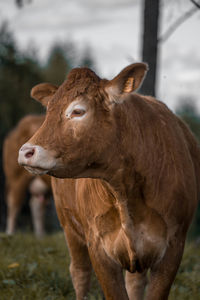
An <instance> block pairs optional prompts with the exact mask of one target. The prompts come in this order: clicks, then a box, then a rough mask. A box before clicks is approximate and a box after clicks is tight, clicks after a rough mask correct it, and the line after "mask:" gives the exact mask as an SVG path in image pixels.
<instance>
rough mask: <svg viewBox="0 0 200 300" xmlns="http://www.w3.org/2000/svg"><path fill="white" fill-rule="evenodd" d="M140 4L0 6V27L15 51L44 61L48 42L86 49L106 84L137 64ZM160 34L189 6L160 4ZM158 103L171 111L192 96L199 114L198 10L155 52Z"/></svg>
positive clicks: (94, 1) (76, 1)
mask: <svg viewBox="0 0 200 300" xmlns="http://www.w3.org/2000/svg"><path fill="white" fill-rule="evenodd" d="M141 3H142V0H56V1H55V0H32V2H31V3H28V0H27V1H26V0H25V5H24V7H23V8H22V9H19V8H17V7H16V6H15V2H14V0H0V22H2V21H4V20H8V21H9V25H10V28H11V30H13V31H14V34H15V37H16V40H17V42H18V45H19V46H20V47H21V48H27V47H28V46H29V45H34V46H35V47H36V48H37V49H38V53H39V56H40V57H41V59H42V60H43V59H45V57H46V56H47V52H48V50H49V47H50V46H51V44H52V43H53V42H54V41H67V40H71V41H73V42H74V43H75V45H76V47H77V48H78V49H84V48H85V47H86V46H87V45H88V46H89V47H90V48H91V51H92V54H93V58H94V60H95V63H96V69H97V71H98V73H99V75H101V76H103V77H108V78H112V76H115V75H116V74H117V73H118V72H119V71H120V70H121V69H122V68H123V67H125V66H126V65H128V64H130V63H132V62H134V61H140V60H141V55H140V52H141V51H140V50H141V34H142V26H141V24H142V22H141V20H142V19H141V17H142V6H141ZM161 4H162V6H161V20H160V34H161V35H162V34H163V33H164V32H165V31H166V29H167V28H168V26H169V25H170V24H172V23H173V22H174V21H175V20H176V19H177V18H178V17H179V16H181V15H182V14H184V13H185V12H186V11H187V10H188V9H190V8H191V7H192V3H191V2H190V0H177V1H173V0H162V1H161ZM158 79H159V80H158V98H159V99H161V100H163V101H164V102H165V103H167V104H168V105H169V106H170V108H172V109H174V108H175V107H176V105H177V99H179V98H180V97H184V96H188V95H190V96H192V97H194V98H195V99H197V100H198V101H197V103H198V107H199V108H200V99H199V98H200V10H199V11H198V12H197V13H195V14H194V15H193V16H192V17H191V18H190V19H188V20H187V21H186V22H185V23H184V24H182V25H181V26H180V27H179V28H178V29H177V30H176V31H175V32H174V34H173V35H172V36H171V37H170V38H169V39H168V40H167V41H166V42H164V43H162V44H161V46H160V56H159V71H158Z"/></svg>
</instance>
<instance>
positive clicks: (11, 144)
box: [3, 115, 50, 237]
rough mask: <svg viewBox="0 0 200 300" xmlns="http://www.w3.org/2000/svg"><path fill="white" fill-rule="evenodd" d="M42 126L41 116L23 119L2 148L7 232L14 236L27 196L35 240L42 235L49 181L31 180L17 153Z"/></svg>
mask: <svg viewBox="0 0 200 300" xmlns="http://www.w3.org/2000/svg"><path fill="white" fill-rule="evenodd" d="M43 122H44V116H36V115H35V116H34V115H30V116H26V117H24V118H23V119H22V120H21V121H20V122H19V123H18V125H17V126H16V128H14V129H13V130H12V131H11V132H10V133H9V135H8V136H7V137H6V139H5V141H4V145H3V166H4V172H5V177H6V203H7V224H6V232H7V233H8V234H13V233H14V231H15V227H16V220H17V216H18V214H19V211H20V209H21V206H22V204H23V202H24V199H25V196H26V192H27V190H29V192H30V194H31V199H30V208H31V214H32V219H33V226H34V231H35V234H36V236H38V237H41V236H43V235H44V233H45V229H44V212H45V206H46V204H45V202H46V200H47V199H46V196H47V193H48V192H49V190H50V177H49V176H43V178H41V177H39V176H34V175H33V174H30V173H29V172H27V171H26V170H25V169H24V168H22V167H21V166H19V164H18V162H17V156H18V149H19V147H20V146H21V145H22V144H23V143H24V142H25V141H27V139H29V138H30V137H31V136H32V135H33V134H34V133H35V132H36V130H37V129H38V128H39V127H40V126H41V125H42V123H43Z"/></svg>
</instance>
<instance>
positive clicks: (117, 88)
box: [105, 63, 148, 103]
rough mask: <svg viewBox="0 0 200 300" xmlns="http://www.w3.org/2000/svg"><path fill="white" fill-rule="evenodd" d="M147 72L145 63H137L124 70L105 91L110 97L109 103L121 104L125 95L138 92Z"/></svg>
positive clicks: (107, 85) (109, 83) (108, 83)
mask: <svg viewBox="0 0 200 300" xmlns="http://www.w3.org/2000/svg"><path fill="white" fill-rule="evenodd" d="M147 71H148V65H147V64H145V63H135V64H132V65H129V66H128V67H126V68H125V69H123V70H122V71H121V72H120V73H119V74H118V75H117V76H116V77H115V78H113V79H112V80H110V81H108V82H107V84H106V87H105V89H106V92H107V94H108V96H109V101H110V102H112V103H113V102H115V103H120V102H122V101H123V99H124V97H122V96H123V95H125V94H130V93H132V92H134V91H136V90H138V89H139V87H140V86H141V84H142V82H143V80H144V78H145V75H146V72H147Z"/></svg>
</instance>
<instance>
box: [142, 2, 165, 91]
mask: <svg viewBox="0 0 200 300" xmlns="http://www.w3.org/2000/svg"><path fill="white" fill-rule="evenodd" d="M159 4H160V0H143V39H142V41H143V42H142V61H143V62H146V63H148V65H149V72H148V73H147V76H146V78H145V80H144V82H143V85H142V87H141V89H140V92H141V93H142V94H145V95H151V96H155V95H156V70H157V61H158V26H159Z"/></svg>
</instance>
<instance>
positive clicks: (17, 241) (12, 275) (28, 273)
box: [0, 232, 200, 300]
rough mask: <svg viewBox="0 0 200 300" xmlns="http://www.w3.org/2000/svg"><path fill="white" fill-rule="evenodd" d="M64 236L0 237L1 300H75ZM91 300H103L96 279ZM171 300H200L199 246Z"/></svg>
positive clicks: (189, 250) (187, 258)
mask: <svg viewBox="0 0 200 300" xmlns="http://www.w3.org/2000/svg"><path fill="white" fill-rule="evenodd" d="M68 267H69V255H68V252H67V249H66V245H65V240H64V236H63V233H62V232H60V233H56V234H53V235H49V236H47V237H45V238H44V239H43V240H36V239H35V237H34V236H33V235H32V234H17V235H15V236H12V237H9V236H6V235H4V234H0V300H29V299H30V300H43V299H45V300H56V299H59V300H63V299H72V300H73V299H75V293H74V290H73V287H72V282H71V278H70V275H69V270H68ZM89 299H90V300H93V299H102V297H101V293H100V289H99V287H98V284H97V281H96V279H95V278H94V277H93V279H92V283H91V292H90V295H89ZM169 299H170V300H179V299H180V300H200V246H197V245H195V244H188V245H187V246H186V249H185V253H184V259H183V261H182V264H181V267H180V269H179V273H178V275H177V277H176V280H175V283H174V285H173V287H172V290H171V294H170V298H169Z"/></svg>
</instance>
